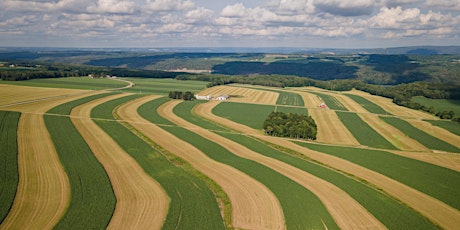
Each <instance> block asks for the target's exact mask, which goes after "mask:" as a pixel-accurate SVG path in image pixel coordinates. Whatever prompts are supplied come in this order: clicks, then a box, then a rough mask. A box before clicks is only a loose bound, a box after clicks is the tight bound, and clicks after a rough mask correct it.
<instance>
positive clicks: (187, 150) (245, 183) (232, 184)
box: [118, 97, 285, 229]
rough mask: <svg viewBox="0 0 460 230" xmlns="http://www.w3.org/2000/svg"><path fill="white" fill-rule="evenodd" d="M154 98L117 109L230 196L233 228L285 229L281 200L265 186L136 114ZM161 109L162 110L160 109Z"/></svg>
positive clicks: (140, 129) (126, 118)
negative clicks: (139, 108)
mask: <svg viewBox="0 0 460 230" xmlns="http://www.w3.org/2000/svg"><path fill="white" fill-rule="evenodd" d="M154 98H156V97H145V98H141V99H139V100H135V101H133V102H130V103H128V104H126V105H123V106H121V107H120V108H119V109H118V114H119V115H120V116H121V117H122V118H124V119H125V120H127V122H129V123H130V124H131V125H132V126H134V127H135V128H136V129H137V130H139V131H141V132H142V133H143V134H144V135H146V136H147V137H148V138H150V139H151V140H154V141H155V143H157V144H159V145H161V146H162V147H163V148H165V149H166V150H168V151H170V152H171V153H174V154H177V156H179V157H181V158H183V159H184V160H186V161H188V162H189V163H190V164H191V165H192V166H194V167H195V168H196V169H198V170H199V171H201V172H203V173H204V174H205V175H207V176H208V177H210V178H211V179H213V180H214V181H215V182H216V183H217V184H219V185H220V186H221V187H222V188H223V190H224V191H225V192H226V193H227V195H228V196H229V198H230V201H231V204H232V207H233V212H232V221H233V222H232V223H233V227H235V228H245V229H284V228H285V224H284V216H283V212H282V209H281V206H280V204H279V201H278V200H277V198H276V197H275V196H274V195H273V194H272V192H271V191H269V190H268V189H267V188H266V187H265V186H264V185H262V184H261V183H260V182H257V181H255V180H254V179H252V178H250V177H248V176H247V175H246V174H243V173H241V172H240V171H238V170H235V169H234V168H232V167H229V166H228V165H225V164H221V163H218V162H216V161H213V160H211V159H210V158H209V157H207V156H206V155H205V154H204V153H202V152H201V151H200V150H198V149H197V148H195V147H193V146H192V145H190V144H189V143H187V142H185V141H183V140H180V139H178V138H177V137H175V136H174V135H172V134H170V133H169V132H167V131H165V130H163V129H162V128H159V127H158V126H156V125H154V124H152V123H150V122H149V121H147V120H145V119H144V118H142V117H141V116H140V115H139V114H138V113H137V108H138V107H139V106H140V105H142V104H144V103H146V102H148V101H150V100H153V99H154ZM159 112H160V113H162V109H161V108H159ZM130 121H135V122H130Z"/></svg>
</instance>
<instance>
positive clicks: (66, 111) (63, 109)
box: [46, 92, 116, 115]
mask: <svg viewBox="0 0 460 230" xmlns="http://www.w3.org/2000/svg"><path fill="white" fill-rule="evenodd" d="M113 94H116V93H114V92H110V93H103V94H96V95H92V96H89V97H84V98H80V99H77V100H74V101H70V102H67V103H64V104H62V105H59V106H56V107H54V108H52V109H50V110H48V111H47V112H46V113H48V114H60V115H70V112H71V111H72V109H73V107H75V106H78V105H81V104H84V103H86V102H90V101H92V100H96V99H99V98H103V97H106V96H109V95H113Z"/></svg>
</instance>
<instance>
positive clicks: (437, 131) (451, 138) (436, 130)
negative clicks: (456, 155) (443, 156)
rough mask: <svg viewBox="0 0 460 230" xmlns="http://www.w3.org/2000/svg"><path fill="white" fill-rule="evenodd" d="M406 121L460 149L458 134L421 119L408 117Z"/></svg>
mask: <svg viewBox="0 0 460 230" xmlns="http://www.w3.org/2000/svg"><path fill="white" fill-rule="evenodd" d="M406 121H408V122H409V123H410V124H411V125H413V126H414V127H415V128H417V129H420V130H422V131H424V132H426V133H428V134H430V135H431V136H433V137H436V138H438V139H441V140H443V141H445V142H447V143H449V144H451V145H453V146H455V147H457V148H459V150H460V136H458V135H455V134H453V133H451V132H449V131H447V130H445V129H443V128H440V127H437V126H434V125H432V124H431V123H429V122H426V121H421V120H414V119H408V120H406Z"/></svg>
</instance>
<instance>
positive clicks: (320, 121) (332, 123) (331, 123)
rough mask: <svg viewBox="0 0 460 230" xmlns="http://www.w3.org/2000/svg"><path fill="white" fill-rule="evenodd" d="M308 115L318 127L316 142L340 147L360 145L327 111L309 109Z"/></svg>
mask: <svg viewBox="0 0 460 230" xmlns="http://www.w3.org/2000/svg"><path fill="white" fill-rule="evenodd" d="M308 115H310V116H311V117H312V118H313V119H314V120H315V122H316V124H317V126H318V134H317V136H316V138H317V141H318V142H324V143H330V144H341V145H360V144H359V142H358V140H356V138H355V137H354V136H353V134H351V132H350V131H349V130H348V129H347V128H346V127H345V126H344V125H343V123H342V122H341V121H340V119H339V117H338V116H337V114H336V113H335V112H334V111H332V110H327V109H318V108H315V109H309V110H308Z"/></svg>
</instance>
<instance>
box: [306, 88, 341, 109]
mask: <svg viewBox="0 0 460 230" xmlns="http://www.w3.org/2000/svg"><path fill="white" fill-rule="evenodd" d="M309 93H311V94H314V95H316V96H318V97H320V98H321V99H322V100H323V102H324V103H325V104H326V105H327V107H329V109H332V110H339V111H348V109H347V108H346V107H345V106H344V105H343V104H342V103H340V101H339V100H337V98H335V97H333V96H331V95H328V94H324V93H318V92H312V91H309ZM313 106H315V107H318V106H319V105H313Z"/></svg>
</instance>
